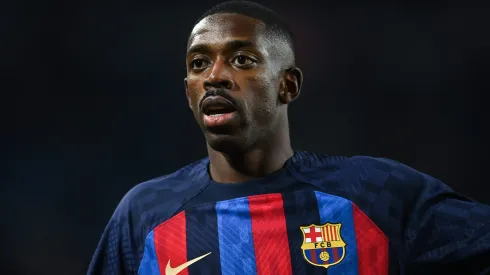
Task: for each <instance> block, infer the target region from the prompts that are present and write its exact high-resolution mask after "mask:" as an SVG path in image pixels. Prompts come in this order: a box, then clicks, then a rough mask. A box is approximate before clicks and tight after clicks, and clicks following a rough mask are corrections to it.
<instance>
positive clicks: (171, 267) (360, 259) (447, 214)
mask: <svg viewBox="0 0 490 275" xmlns="http://www.w3.org/2000/svg"><path fill="white" fill-rule="evenodd" d="M208 163H209V160H208V159H207V158H206V159H203V160H201V161H198V162H196V163H193V164H191V165H189V166H186V167H184V168H182V169H181V170H179V171H177V172H175V173H173V174H171V175H167V176H164V177H161V178H157V179H154V180H151V181H148V182H145V183H142V184H139V185H137V186H136V187H134V188H133V189H132V190H131V191H130V192H128V194H127V195H126V196H125V197H124V198H123V200H122V201H121V203H120V204H119V206H118V208H117V209H116V211H115V213H114V215H113V217H112V218H111V220H110V221H109V224H108V226H107V228H106V230H105V232H104V234H103V236H102V239H101V241H100V243H99V246H98V247H97V250H96V253H95V255H94V258H93V260H92V262H91V264H90V267H89V271H88V274H142V275H147V274H162V275H173V274H182V275H186V274H190V275H193V274H278V275H289V274H327V273H328V274H330V275H332V274H362V275H367V274H379V275H383V274H434V273H437V274H441V272H451V274H453V273H452V272H460V273H461V274H485V272H490V264H489V259H490V207H489V206H487V205H483V204H480V203H478V202H475V201H473V200H470V199H468V198H465V197H463V196H461V195H458V194H456V193H454V192H453V191H452V190H451V189H450V188H449V187H448V186H447V185H445V184H444V183H442V182H440V181H438V180H437V179H434V178H432V177H430V176H427V175H425V174H423V173H420V172H418V171H415V170H413V169H411V168H409V167H407V166H404V165H402V164H400V163H397V162H395V161H392V160H387V159H377V158H370V157H352V158H343V157H327V156H323V155H319V154H314V153H307V152H296V153H295V155H294V156H293V157H292V158H291V159H290V160H289V161H288V162H287V163H286V165H285V167H284V168H283V169H281V170H279V171H277V172H275V173H272V174H271V175H269V176H267V177H265V178H262V179H259V180H253V181H249V182H244V183H233V184H222V183H217V182H214V181H212V179H211V178H210V176H209V173H208V168H207V167H208Z"/></svg>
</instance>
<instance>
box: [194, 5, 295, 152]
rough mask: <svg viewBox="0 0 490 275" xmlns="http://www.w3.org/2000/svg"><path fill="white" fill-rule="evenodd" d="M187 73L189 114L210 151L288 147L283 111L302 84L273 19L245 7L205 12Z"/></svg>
mask: <svg viewBox="0 0 490 275" xmlns="http://www.w3.org/2000/svg"><path fill="white" fill-rule="evenodd" d="M186 68H187V77H186V79H185V88H186V95H187V99H188V103H189V107H190V108H191V110H192V112H193V113H194V117H195V119H196V120H197V123H198V124H199V126H200V127H201V129H202V131H203V133H204V135H205V137H206V141H207V143H208V146H210V147H211V148H212V149H214V150H216V151H221V152H229V153H230V152H237V151H240V152H243V151H247V150H250V149H252V148H253V147H255V146H265V144H267V143H268V142H277V140H278V139H281V138H286V139H287V140H288V142H289V127H288V118H287V106H288V104H289V103H291V102H292V101H293V100H294V99H296V98H297V97H298V95H299V93H300V90H301V84H302V80H303V76H302V73H301V70H300V69H299V68H297V67H296V66H295V54H294V46H293V37H292V35H291V32H290V30H289V29H288V27H287V26H286V24H285V23H284V21H283V20H282V19H281V18H280V17H279V16H278V15H277V14H276V13H274V12H273V11H271V10H269V9H267V8H265V7H263V6H261V5H259V4H256V3H252V2H247V1H229V2H224V3H222V4H219V5H217V6H215V7H213V8H211V9H210V10H209V11H207V12H206V13H205V14H204V15H202V16H201V18H199V20H198V21H197V23H196V25H195V26H194V28H193V30H192V32H191V34H190V37H189V40H188V46H187V56H186Z"/></svg>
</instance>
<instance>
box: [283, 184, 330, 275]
mask: <svg viewBox="0 0 490 275" xmlns="http://www.w3.org/2000/svg"><path fill="white" fill-rule="evenodd" d="M282 197H283V200H284V212H285V213H286V224H287V230H288V237H289V249H290V255H291V264H292V269H293V274H311V275H316V274H325V273H326V271H327V270H325V268H323V267H317V266H314V265H312V264H310V263H309V262H307V261H306V259H305V258H304V256H303V250H302V249H301V245H302V244H303V232H301V226H309V225H311V224H317V225H321V223H320V215H319V213H318V203H317V201H316V196H315V193H314V192H313V191H310V190H308V191H297V192H291V193H285V194H283V195H282ZM307 253H308V252H307Z"/></svg>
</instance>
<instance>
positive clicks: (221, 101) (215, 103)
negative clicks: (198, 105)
mask: <svg viewBox="0 0 490 275" xmlns="http://www.w3.org/2000/svg"><path fill="white" fill-rule="evenodd" d="M234 111H236V108H235V106H234V105H233V103H231V102H230V101H229V100H227V99H225V98H223V97H220V96H216V97H214V96H213V97H208V98H206V99H205V100H204V102H203V104H202V112H203V114H204V115H206V116H211V117H216V116H220V115H224V114H229V113H233V112H234Z"/></svg>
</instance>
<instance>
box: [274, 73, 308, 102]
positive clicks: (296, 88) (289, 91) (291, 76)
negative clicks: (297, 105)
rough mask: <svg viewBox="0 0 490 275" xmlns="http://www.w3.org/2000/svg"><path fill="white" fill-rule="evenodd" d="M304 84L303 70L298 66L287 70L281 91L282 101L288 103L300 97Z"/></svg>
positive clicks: (280, 97)
mask: <svg viewBox="0 0 490 275" xmlns="http://www.w3.org/2000/svg"><path fill="white" fill-rule="evenodd" d="M302 84H303V72H301V70H300V69H299V68H298V67H292V68H289V69H288V70H286V72H285V75H284V79H283V81H282V83H281V87H280V88H281V90H280V93H279V99H280V100H281V102H282V103H284V104H288V103H290V102H292V101H293V100H295V99H296V98H298V96H299V94H300V93H301V85H302Z"/></svg>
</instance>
